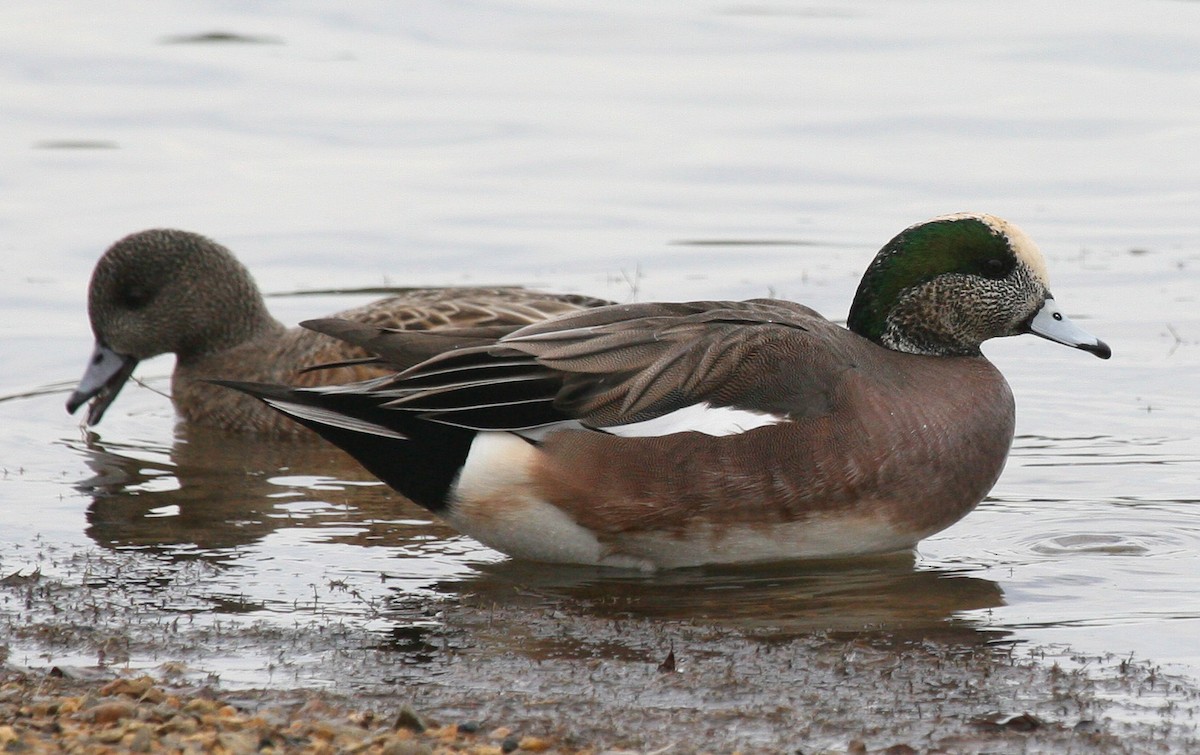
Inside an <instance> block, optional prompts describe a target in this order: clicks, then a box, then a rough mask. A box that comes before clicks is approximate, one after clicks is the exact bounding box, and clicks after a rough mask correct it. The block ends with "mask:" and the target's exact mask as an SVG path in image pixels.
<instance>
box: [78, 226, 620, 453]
mask: <svg viewBox="0 0 1200 755" xmlns="http://www.w3.org/2000/svg"><path fill="white" fill-rule="evenodd" d="M608 303H609V302H606V301H603V300H601V299H593V298H591V297H586V296H576V295H555V294H547V293H540V292H537V291H531V290H527V289H522V288H495V289H488V288H449V289H413V290H410V291H406V292H404V293H403V294H402V295H398V296H392V297H389V298H386V299H381V300H379V301H376V302H373V303H371V304H367V305H364V306H362V307H358V308H356V309H350V310H346V311H344V312H340V313H338V314H337V315H335V317H338V318H341V319H345V320H349V321H353V322H359V323H365V324H370V325H374V326H379V327H385V326H386V327H389V328H403V329H420V330H427V329H437V328H442V327H447V326H472V327H485V326H487V327H499V328H500V330H501V331H503V330H512V329H513V328H514V327H519V326H521V325H527V324H529V323H532V322H537V321H538V320H542V319H545V318H546V317H550V316H554V315H559V314H563V313H566V312H573V311H577V310H579V309H582V308H585V307H590V306H596V305H600V304H608ZM88 316H89V317H90V319H91V324H92V332H93V333H94V334H95V336H96V346H95V350H94V351H93V352H92V356H91V358H90V360H89V361H88V366H87V370H86V372H85V373H84V375H83V378H82V380H80V382H79V387H78V388H77V389H76V390H75V392H74V393H72V394H71V397H70V398H69V399H68V400H67V410H68V411H70V412H74V411H75V410H76V409H78V408H79V407H80V406H81V405H83V404H84V403H85V402H87V401H88V400H92V404H91V407H90V408H89V411H88V417H87V422H88V424H91V425H94V424H96V423H97V422H99V421H100V419H101V418H102V417H103V416H104V412H105V410H107V409H108V407H109V405H110V404H111V403H112V402H113V399H115V398H116V397H117V394H118V393H119V392H120V390H121V388H122V386H124V385H125V382H126V380H128V378H129V376H130V375H131V374H132V373H133V369H134V367H136V366H137V363H138V362H139V361H140V360H142V359H148V358H150V357H153V356H157V355H159V354H167V353H173V354H175V357H176V364H175V371H174V373H173V375H172V377H171V398H172V400H173V401H174V404H175V408H176V410H177V412H178V414H179V415H180V417H181V418H182V419H183V420H185V421H188V422H195V423H199V424H203V425H210V426H215V427H220V428H223V429H225V430H231V431H239V432H254V433H264V434H272V435H296V434H298V433H304V434H306V435H307V433H306V432H305V431H304V430H303V429H301V428H300V426H299V425H297V424H296V423H294V422H291V421H289V420H287V419H284V418H283V417H281V416H280V415H279V414H278V413H276V412H274V411H271V410H270V409H268V408H266V407H265V406H263V405H262V403H260V402H258V401H255V400H253V399H251V398H249V397H247V396H243V395H240V394H237V393H233V392H231V391H227V390H225V389H223V388H217V387H216V386H213V385H212V384H211V383H208V382H205V380H204V378H213V377H224V378H236V379H238V380H258V381H267V382H280V383H287V384H293V385H324V384H329V383H344V382H349V381H352V380H362V379H364V378H367V377H371V376H373V375H379V374H382V373H381V372H380V370H379V369H378V368H377V367H372V366H370V365H348V366H345V367H342V368H339V369H333V370H322V371H318V372H302V370H304V369H305V368H306V367H311V366H313V365H315V364H323V363H328V362H344V361H352V360H355V359H357V358H362V357H366V356H368V355H367V352H365V351H363V350H362V349H360V348H358V347H356V346H353V345H351V344H349V343H346V342H345V341H341V340H338V339H335V338H331V337H329V336H325V335H322V334H320V333H314V332H313V331H311V330H304V329H302V328H291V329H289V328H287V327H285V326H284V325H283V323H281V322H279V321H278V320H276V319H275V318H274V317H272V316H271V313H270V312H269V311H267V306H266V303H265V302H264V301H263V297H262V294H261V293H260V292H259V290H258V286H257V285H255V283H254V279H253V278H252V277H251V276H250V273H249V272H248V271H247V270H246V268H245V267H244V266H243V265H242V264H241V263H240V262H238V261H237V259H235V258H234V256H233V254H232V253H230V251H229V250H228V249H226V248H225V247H223V246H221V245H220V244H218V243H216V242H214V241H212V240H211V239H208V238H205V237H204V236H200V235H198V234H195V233H189V232H187V231H179V230H170V229H155V230H148V231H141V232H139V233H135V234H133V235H131V236H127V237H125V238H123V239H121V240H120V241H118V242H117V243H115V244H113V246H112V247H110V248H109V249H108V251H106V252H105V253H104V256H102V257H101V258H100V261H99V262H97V263H96V269H95V271H94V272H93V273H92V280H91V284H90V286H89V288H88ZM421 345H422V344H418V345H417V347H418V348H417V350H416V351H414V352H413V353H411V354H410V355H409V356H408V357H407V359H408V360H409V361H410V363H413V364H415V363H416V362H419V361H421V359H424V358H426V357H428V356H430V355H431V354H432V353H433V352H432V351H429V350H424V351H422V350H420V346H421Z"/></svg>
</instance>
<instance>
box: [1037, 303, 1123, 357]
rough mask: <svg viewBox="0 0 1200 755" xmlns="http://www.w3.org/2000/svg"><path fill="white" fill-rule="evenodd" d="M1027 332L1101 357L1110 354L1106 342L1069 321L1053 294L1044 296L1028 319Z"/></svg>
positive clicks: (1110, 351)
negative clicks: (1039, 305)
mask: <svg viewBox="0 0 1200 755" xmlns="http://www.w3.org/2000/svg"><path fill="white" fill-rule="evenodd" d="M1029 332H1030V333H1033V334H1034V335H1035V336H1041V337H1042V338H1045V339H1048V340H1051V341H1054V342H1055V343H1061V344H1063V345H1066V346H1074V347H1075V348H1077V349H1083V350H1084V351H1089V352H1091V353H1093V354H1095V355H1096V356H1098V357H1100V358H1101V359H1108V358H1109V357H1111V356H1112V349H1110V348H1109V347H1108V344H1106V343H1105V342H1104V341H1101V340H1100V339H1099V338H1096V337H1095V336H1094V335H1092V334H1091V333H1089V332H1087V331H1086V330H1084V329H1083V328H1081V327H1079V326H1078V325H1076V324H1075V323H1073V322H1071V320H1070V318H1068V317H1067V316H1066V315H1065V314H1063V311H1062V310H1060V309H1059V308H1058V304H1057V303H1056V302H1055V301H1054V297H1053V296H1048V297H1046V301H1045V302H1044V303H1043V304H1042V308H1041V309H1039V310H1038V311H1037V314H1035V315H1034V316H1033V319H1032V320H1030V321H1029Z"/></svg>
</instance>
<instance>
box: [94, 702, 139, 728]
mask: <svg viewBox="0 0 1200 755" xmlns="http://www.w3.org/2000/svg"><path fill="white" fill-rule="evenodd" d="M135 711H136V708H135V707H134V705H133V703H130V702H126V701H124V700H116V701H113V702H111V703H100V704H99V705H95V706H93V707H91V708H89V709H88V710H87V711H86V712H84V714H83V715H84V717H85V718H86V719H87V720H89V721H91V722H92V723H94V724H98V725H101V726H104V725H108V724H115V723H116V722H118V721H120V720H121V719H123V718H129V717H130V716H132V715H133V714H134V712H135Z"/></svg>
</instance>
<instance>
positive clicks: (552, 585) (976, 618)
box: [0, 0, 1200, 685]
mask: <svg viewBox="0 0 1200 755" xmlns="http://www.w3.org/2000/svg"><path fill="white" fill-rule="evenodd" d="M4 15H5V23H3V24H0V49H2V50H4V52H3V53H0V82H2V83H3V87H4V91H5V92H6V95H5V102H6V105H5V117H4V119H3V123H2V124H0V133H2V134H3V136H4V138H3V140H0V141H2V143H3V145H4V146H3V148H2V149H3V152H4V157H5V159H4V163H5V169H4V171H3V176H0V197H2V198H3V201H0V227H3V228H4V229H5V234H4V239H3V241H0V248H2V253H0V272H3V275H0V313H2V317H0V323H3V324H2V325H0V339H2V340H3V348H0V366H2V367H3V371H2V374H3V378H0V426H3V428H4V431H3V433H2V434H0V466H2V467H3V469H2V473H0V572H2V573H3V575H10V574H19V575H25V574H29V573H31V572H33V571H34V570H40V572H41V574H42V575H45V576H47V577H53V578H55V579H59V580H63V581H64V582H68V583H76V584H77V583H80V582H87V581H88V580H93V583H92V585H93V586H94V587H96V588H97V589H106V590H110V591H111V593H112V595H113V596H114V600H116V599H117V598H116V597H115V596H118V595H119V596H120V597H119V599H120V600H122V601H126V602H127V603H128V604H129V605H131V606H134V607H136V609H137V616H138V617H139V619H138V620H140V621H146V622H161V623H163V624H164V625H166V624H169V623H170V622H172V621H175V620H177V619H179V618H180V617H184V618H185V620H186V621H187V622H189V623H190V624H192V625H204V624H207V625H210V626H217V625H220V624H221V622H226V623H228V622H234V623H235V624H236V623H238V622H263V623H264V624H265V625H266V626H270V625H272V624H275V625H279V626H288V625H295V624H297V623H300V624H303V623H305V622H309V621H330V620H334V621H336V622H343V623H345V624H347V625H352V626H354V627H357V628H360V629H365V630H366V631H368V632H370V633H374V634H375V635H376V636H378V637H379V638H381V639H380V641H381V643H382V644H383V645H385V646H392V647H398V648H400V649H401V650H403V651H404V652H406V653H408V654H409V655H407V656H406V657H408V658H410V660H413V662H415V663H416V664H417V667H421V663H422V660H421V659H422V658H425V660H426V661H428V658H429V657H432V656H431V654H432V655H436V652H434V651H435V650H436V647H437V643H436V642H435V643H434V645H433V650H430V648H427V647H426V646H425V644H424V643H425V642H426V639H425V638H426V634H425V633H426V632H427V631H429V632H432V631H433V629H430V628H431V627H437V626H444V625H445V624H446V622H447V621H450V623H451V624H452V623H453V621H452V620H449V619H447V618H446V615H445V614H439V611H442V610H451V609H442V608H437V606H439V605H443V606H445V605H454V604H456V602H458V603H462V604H468V605H476V606H479V605H486V604H487V602H488V601H492V602H493V603H495V604H497V605H500V606H501V607H508V608H511V607H512V606H513V605H518V604H519V603H520V601H521V600H530V601H532V603H536V604H537V605H538V606H541V607H546V606H550V607H552V608H553V607H554V606H560V607H561V608H562V610H564V611H567V612H568V613H571V612H573V613H574V614H575V615H578V616H584V617H586V618H588V619H597V618H599V619H605V620H609V619H611V620H619V618H620V617H638V618H649V619H661V620H663V621H664V622H673V621H688V622H701V623H709V624H712V625H714V626H717V627H725V628H729V629H731V630H739V631H740V630H742V629H746V630H748V631H749V630H756V631H757V630H761V629H764V628H765V629H769V630H770V631H775V632H780V633H782V634H784V635H787V636H804V635H806V634H807V633H814V632H821V633H825V632H858V631H866V630H869V631H871V632H876V633H881V634H883V635H888V636H893V637H940V638H946V639H947V641H948V642H952V643H961V644H963V645H964V646H972V645H979V644H995V643H998V642H1002V643H1012V644H1013V645H1014V646H1018V647H1022V648H1070V649H1071V650H1072V652H1077V653H1080V654H1083V655H1084V656H1086V655H1088V654H1095V655H1100V654H1116V655H1121V656H1132V657H1136V658H1140V659H1146V660H1149V661H1151V662H1154V663H1159V664H1165V665H1167V666H1169V667H1170V668H1172V669H1174V670H1176V671H1179V672H1182V673H1184V674H1186V675H1192V676H1196V675H1198V674H1200V650H1197V647H1198V645H1197V643H1196V642H1195V638H1196V637H1197V636H1200V560H1198V556H1197V553H1198V552H1200V506H1198V502H1200V483H1198V480H1200V441H1198V440H1197V426H1198V421H1197V420H1198V418H1200V398H1198V397H1197V389H1196V385H1197V374H1198V366H1200V365H1198V350H1197V346H1198V344H1200V316H1198V315H1197V307H1196V299H1197V295H1198V293H1200V278H1198V273H1197V265H1198V263H1200V216H1197V214H1196V212H1195V208H1196V207H1197V206H1200V191H1198V189H1197V183H1196V176H1197V175H1200V164H1198V163H1200V157H1198V156H1197V152H1196V150H1195V144H1196V143H1197V140H1198V138H1200V4H1196V3H1189V2H1166V1H1165V0H1150V1H1148V2H1141V3H1129V2H1101V3H1093V4H1091V5H1090V6H1089V11H1088V12H1087V13H1079V12H1074V11H1072V10H1070V6H1069V5H1068V6H1062V7H1061V8H1059V7H1058V6H1056V7H1055V8H1054V9H1049V8H1047V7H1046V6H1045V5H1044V4H1042V3H1033V2H1016V3H1006V4H1003V5H986V4H985V5H981V4H969V5H964V4H961V3H951V2H905V3H883V2H855V3H849V2H846V3H842V2H835V3H826V4H823V5H820V6H803V5H794V4H787V3H778V4H770V3H768V4H759V5H739V4H736V3H734V4H720V3H717V4H711V3H694V2H686V3H674V4H671V5H670V6H669V7H665V6H661V7H660V6H657V5H654V6H649V7H647V6H646V5H644V4H642V3H633V2H615V3H606V4H604V5H603V6H597V5H595V4H590V3H572V2H555V3H540V2H536V1H534V0H529V1H526V2H521V1H519V0H514V1H512V2H493V3H447V2H415V3H406V4H404V5H403V6H395V5H394V4H389V3H373V2H358V3H350V4H343V5H340V6H339V10H338V11H337V12H331V11H329V10H327V9H326V8H325V7H324V6H322V5H321V4H317V3H309V2H296V3H288V4H286V5H271V6H261V7H258V6H244V5H243V4H238V3H225V2H216V1H215V0H214V1H211V2H192V3H159V4H155V5H154V6H153V8H152V9H148V8H147V7H145V6H144V5H143V4H140V3H128V2H125V3H121V2H118V3H108V4H106V5H105V7H104V9H103V11H101V10H100V9H99V8H98V7H95V6H94V5H93V4H88V3H66V4H63V3H57V4H54V5H53V7H51V6H49V5H46V4H43V3H17V4H15V5H13V6H12V7H9V8H7V9H6V10H5V11H4ZM964 209H974V210H983V211H988V212H992V213H995V214H999V215H1002V216H1005V217H1008V218H1010V219H1011V220H1013V221H1014V222H1017V223H1018V224H1020V225H1021V226H1022V227H1023V228H1024V229H1025V230H1026V231H1027V232H1029V233H1030V234H1031V235H1032V236H1033V237H1034V238H1035V239H1037V240H1038V241H1039V243H1040V244H1041V246H1042V249H1043V251H1044V252H1045V254H1046V256H1047V259H1048V262H1049V265H1050V270H1051V275H1052V280H1053V289H1054V292H1055V294H1056V296H1057V297H1058V299H1059V301H1060V303H1062V305H1063V306H1064V307H1065V308H1066V310H1067V311H1068V312H1069V313H1070V314H1071V316H1072V317H1073V318H1077V319H1078V321H1079V322H1080V323H1081V324H1083V325H1084V327H1086V328H1087V329H1089V330H1091V331H1092V332H1094V333H1096V334H1097V335H1099V336H1100V337H1102V338H1104V339H1105V340H1106V341H1108V342H1109V343H1110V344H1111V346H1112V347H1113V352H1114V357H1113V359H1112V360H1111V361H1110V362H1100V361H1098V360H1095V359H1093V358H1091V357H1089V356H1088V355H1086V354H1084V353H1082V352H1078V351H1071V350H1068V349H1064V348H1061V347H1057V346H1055V345H1053V344H1050V343H1048V342H1045V341H1041V340H1038V339H1033V338H1023V339H1010V340H1009V341H1007V342H1004V343H994V344H990V345H989V346H988V347H987V348H986V351H987V353H988V355H989V356H990V357H991V358H992V359H993V360H994V361H995V362H996V363H997V365H998V366H999V367H1000V368H1001V370H1002V371H1003V372H1004V373H1005V375H1006V376H1007V377H1008V379H1009V381H1010V382H1011V384H1012V386H1013V389H1014V393H1015V394H1016V396H1017V403H1018V429H1017V433H1018V434H1017V438H1016V442H1015V444H1014V448H1013V453H1012V457H1011V459H1010V462H1009V465H1008V468H1007V470H1006V471H1005V473H1004V475H1003V477H1002V478H1001V480H1000V482H999V484H998V485H997V486H996V488H995V489H994V491H993V492H992V495H991V496H990V497H989V498H988V499H987V500H986V501H985V502H984V503H983V504H982V505H981V506H980V507H979V509H978V510H977V511H976V512H975V513H973V514H972V515H970V516H969V517H968V518H967V519H965V520H964V521H963V522H961V523H960V524H958V525H956V526H954V527H952V528H951V529H949V530H947V531H946V532H944V533H941V534H939V535H937V536H935V537H933V538H930V539H929V540H927V541H925V542H924V543H922V544H921V546H920V548H919V550H918V552H917V553H916V554H915V555H914V556H912V557H903V558H899V559H883V560H879V561H867V562H862V563H856V564H817V565H807V566H803V567H787V568H779V567H772V568H763V569H751V570H733V571H729V570H693V571H684V572H679V573H669V574H663V575H658V576H646V575H631V574H624V573H620V572H605V571H598V570H585V569H554V570H550V572H549V573H548V570H546V569H544V568H542V567H536V566H531V565H526V564H519V563H513V562H511V561H508V560H507V559H505V558H504V557H503V556H501V555H500V554H497V553H495V552H493V551H490V550H488V549H486V548H484V547H482V546H480V545H478V544H476V543H474V542H473V541H471V540H469V539H467V538H464V537H461V536H459V535H457V534H455V533H454V532H453V531H451V530H449V529H447V528H446V527H445V526H443V525H441V524H439V523H437V522H436V521H433V520H431V518H430V517H429V516H428V515H426V514H425V513H424V512H423V511H421V510H419V509H415V508H412V507H411V506H408V505H405V504H403V503H401V502H399V501H397V500H396V498H395V496H393V495H392V494H391V493H390V492H389V491H388V490H386V489H385V488H383V487H381V486H378V485H377V484H374V483H373V481H372V480H371V479H370V478H369V476H367V475H366V474H365V473H363V472H361V471H360V470H359V469H358V468H357V467H355V466H354V465H353V464H351V463H350V462H348V461H347V460H346V459H345V457H343V456H341V455H340V453H338V452H336V451H334V450H331V449H328V448H326V447H323V446H316V445H312V446H302V445H294V444H293V445H275V444H269V443H262V442H258V441H254V440H247V439H231V438H229V437H221V436H215V435H213V434H211V433H206V432H204V431H202V430H196V429H194V428H182V427H178V428H177V427H176V426H175V422H174V416H173V412H172V410H171V407H170V404H169V401H168V400H167V399H166V398H164V397H163V396H162V395H161V391H165V390H166V388H167V382H166V376H167V375H168V374H169V371H170V369H171V364H170V360H169V359H159V360H154V361H151V362H148V363H147V364H145V365H143V366H142V367H141V368H140V369H139V372H138V375H139V376H140V378H141V379H142V380H143V381H144V387H141V386H129V387H128V388H126V390H125V392H124V393H123V394H122V395H121V397H120V399H119V400H118V401H117V402H116V404H115V405H114V406H113V408H112V409H111V410H110V411H109V413H108V415H107V416H106V418H105V421H104V423H103V424H102V425H100V426H99V427H97V428H93V429H92V430H91V431H86V430H83V429H81V428H80V427H79V426H78V420H77V419H75V418H72V417H68V416H67V415H66V414H65V412H64V411H63V409H62V404H63V402H64V401H65V398H66V392H67V390H68V389H69V387H70V386H72V385H73V382H74V380H75V379H77V378H78V376H79V374H80V373H81V372H82V369H83V363H84V360H85V358H86V356H87V354H88V353H89V350H90V341H91V337H90V333H89V331H88V326H87V322H86V317H85V311H84V302H85V291H86V284H87V279H88V276H89V274H90V271H91V267H92V264H93V263H94V261H95V259H96V257H97V256H98V255H99V254H100V253H101V252H102V251H103V249H104V248H105V247H106V246H107V245H108V244H109V243H111V242H112V241H114V240H115V239H117V238H119V237H120V236H122V235H124V234H126V233H129V232H132V231H135V230H139V229H142V228H146V227H152V226H177V227H182V228H186V229H190V230H195V231H200V232H203V233H206V234H208V235H211V236H213V237H215V238H217V239H219V240H220V241H222V242H224V243H226V244H227V245H229V246H231V247H232V248H233V249H234V250H235V251H236V252H237V253H238V254H239V256H240V257H241V259H242V260H243V261H245V262H246V264H247V265H248V266H249V267H250V268H251V270H253V271H254V273H255V274H256V276H257V278H258V280H259V282H260V284H261V285H262V287H263V288H264V289H265V290H266V291H269V292H274V293H289V292H296V291H303V290H306V289H331V288H338V287H348V288H354V287H364V286H378V285H385V284H394V285H452V284H492V283H518V284H526V285H534V286H544V287H547V288H549V289H554V290H571V291H580V292H585V293H589V294H593V295H598V296H605V297H610V298H614V299H618V300H630V299H635V298H636V299H641V300H646V299H659V298H662V299H688V298H702V297H704V298H708V297H712V298H746V297H752V296H763V295H778V296H784V297H788V298H792V299H796V300H799V301H803V302H805V303H807V304H810V305H811V306H814V307H815V308H817V309H818V310H820V311H822V312H824V313H826V314H827V315H828V316H830V317H833V318H835V319H841V318H844V316H845V312H846V309H847V308H848V305H849V301H850V299H851V297H852V295H853V291H854V288H855V286H856V283H857V279H858V276H859V274H860V273H861V271H862V269H863V268H864V267H865V265H866V263H867V262H868V261H869V260H870V258H871V256H872V255H873V254H874V252H875V250H876V249H877V248H878V247H879V246H880V245H882V244H883V243H884V242H886V241H887V239H889V238H890V237H891V236H892V235H894V234H895V233H896V232H898V231H899V230H901V229H902V228H904V227H905V226H907V225H909V224H910V223H913V222H917V221H920V220H923V219H926V218H928V217H931V216H933V215H937V214H942V213H945V212H952V211H959V210H964ZM364 300H365V299H364V297H354V296H349V297H347V296H332V295H322V296H276V297H272V298H271V300H270V304H271V307H272V309H273V310H274V311H275V312H276V314H277V315H278V316H279V317H280V318H281V319H283V320H284V321H287V322H294V321H297V320H300V319H303V318H304V317H308V316H316V315H320V314H324V313H327V312H331V311H333V310H336V309H340V308H344V307H348V306H351V305H353V304H357V303H359V302H360V301H364ZM118 557H119V558H118ZM7 600H8V603H6V604H5V605H4V606H3V608H4V610H7V611H19V610H20V608H19V606H17V605H16V603H14V602H13V601H14V600H15V599H14V598H12V597H11V596H9V598H8V599H7ZM666 625H668V624H664V626H666ZM519 633H520V632H519V628H517V629H515V630H514V634H515V635H519ZM660 640H663V638H661V637H658V638H652V639H642V640H638V641H637V642H635V643H633V645H631V644H630V643H629V642H626V644H624V645H622V643H621V642H620V641H616V642H613V643H609V644H590V645H589V644H588V643H586V642H583V641H578V642H573V641H570V640H562V641H561V642H560V643H558V644H557V645H556V646H555V647H554V648H552V649H550V650H547V651H546V652H553V653H585V654H592V655H593V656H595V657H600V658H604V657H606V654H608V655H612V656H613V657H616V656H620V655H621V654H622V653H630V652H635V653H642V654H644V655H645V656H646V657H647V658H655V659H657V658H658V657H659V656H660V650H661V647H662V645H665V641H663V642H660ZM440 641H446V642H448V641H449V640H446V639H445V635H443V639H442V640H440ZM463 641H466V640H463ZM639 643H640V644H639ZM631 647H632V649H631ZM12 648H13V650H14V651H15V655H14V656H12V658H11V659H12V660H19V661H22V662H26V663H30V664H34V665H36V664H39V663H53V662H69V661H72V660H74V661H78V662H81V663H82V662H91V661H92V659H91V658H90V657H88V656H89V655H90V654H93V653H94V652H95V651H94V648H93V647H92V646H90V645H86V646H84V648H85V649H79V650H69V649H67V648H63V647H56V648H55V649H53V650H47V649H46V648H45V647H43V646H39V644H38V643H37V642H34V641H32V640H21V641H20V642H14V643H13V644H12ZM525 652H528V653H535V652H536V651H535V650H532V649H527V650H526V651H525ZM72 653H74V654H75V655H72ZM422 653H424V655H423V654H422ZM128 656H129V657H128V658H127V662H128V663H131V664H134V665H139V664H141V665H153V664H154V663H156V662H157V661H158V660H160V659H159V658H157V656H156V653H155V651H152V650H149V649H138V648H134V649H132V650H131V651H130V652H129V653H128ZM197 663H198V665H199V666H200V667H201V668H203V669H206V670H210V671H213V672H215V673H220V674H222V675H223V678H224V679H225V680H226V681H227V682H229V683H234V684H239V683H240V684H250V685H256V684H264V683H268V682H271V683H279V682H281V681H286V680H283V679H281V678H280V675H279V674H278V673H277V672H276V670H275V669H274V667H273V666H271V665H270V664H267V663H265V662H264V661H263V658H262V647H261V646H251V647H249V648H247V647H240V646H232V647H230V646H219V645H218V646H214V647H213V648H211V649H210V652H209V654H208V656H207V657H206V658H204V659H203V660H202V661H198V662H197ZM296 663H298V664H300V665H302V662H301V661H300V660H296ZM425 668H426V670H428V668H429V667H428V666H426V667H425ZM314 673H316V672H314ZM295 679H297V680H299V681H304V682H311V681H313V680H312V679H311V678H308V677H305V676H304V674H303V673H301V672H296V673H295Z"/></svg>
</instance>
